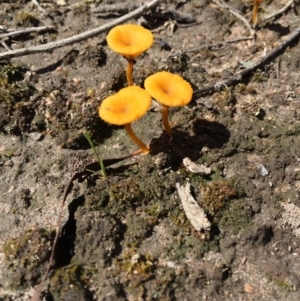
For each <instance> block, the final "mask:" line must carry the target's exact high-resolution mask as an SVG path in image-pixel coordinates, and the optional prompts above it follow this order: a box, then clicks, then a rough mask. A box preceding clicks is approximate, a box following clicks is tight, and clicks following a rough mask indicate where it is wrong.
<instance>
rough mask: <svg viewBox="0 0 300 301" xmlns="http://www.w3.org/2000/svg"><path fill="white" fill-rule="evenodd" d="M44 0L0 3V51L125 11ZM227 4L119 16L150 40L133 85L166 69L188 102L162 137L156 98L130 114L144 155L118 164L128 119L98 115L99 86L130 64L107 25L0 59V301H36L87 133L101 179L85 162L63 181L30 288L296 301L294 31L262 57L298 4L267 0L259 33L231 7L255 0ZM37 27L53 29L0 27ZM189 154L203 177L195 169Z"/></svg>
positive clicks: (117, 295) (116, 84) (298, 226)
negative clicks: (184, 196)
mask: <svg viewBox="0 0 300 301" xmlns="http://www.w3.org/2000/svg"><path fill="white" fill-rule="evenodd" d="M288 2H294V3H293V4H292V5H291V6H290V7H289V8H287V9H286V10H285V11H284V12H283V13H281V14H279V15H277V16H275V17H273V18H270V19H268V20H266V19H267V17H268V16H269V15H271V14H273V13H275V12H278V11H279V10H280V9H281V8H282V7H284V5H286V4H288ZM39 3H40V5H41V6H42V8H43V9H45V11H46V12H47V14H45V13H44V12H43V11H42V10H40V9H39V8H38V6H37V5H36V4H35V3H34V1H26V0H17V1H6V0H4V1H2V3H1V12H0V25H1V27H0V42H2V43H1V44H0V47H1V48H0V49H1V52H0V55H1V54H2V53H4V52H7V51H9V50H8V49H9V48H10V49H18V48H24V47H32V46H37V45H42V44H45V45H46V44H47V43H50V42H53V41H58V40H61V39H64V38H67V37H71V36H75V35H77V34H79V33H82V32H84V31H87V30H89V29H93V28H96V27H98V26H101V25H104V24H106V23H108V22H110V21H112V20H116V19H117V18H119V17H120V16H122V15H124V14H126V13H128V11H129V10H133V9H135V7H133V5H132V4H131V6H130V5H127V7H125V8H123V9H120V7H117V6H116V5H117V4H119V5H120V4H122V3H123V2H121V1H120V2H115V1H109V0H107V1H77V0H65V1H62V0H56V1H44V0H43V1H40V2H39ZM112 4H113V9H114V10H113V11H105V12H102V13H101V12H99V9H98V8H99V7H100V8H107V7H103V5H112ZM138 4H140V5H141V3H138ZM226 4H227V5H229V6H230V7H231V8H232V9H231V10H229V9H227V8H226V7H224V3H223V2H219V1H215V0H214V1H209V0H194V1H188V0H176V1H161V3H160V4H158V6H156V7H154V8H152V9H151V10H148V11H147V12H145V13H144V14H143V16H142V17H139V18H133V19H131V20H130V21H128V22H129V23H140V24H143V25H144V26H145V27H147V28H148V29H150V30H152V32H153V34H154V37H155V41H154V44H153V46H152V47H151V48H150V49H149V50H148V51H147V52H146V53H145V54H143V55H142V56H141V57H139V58H138V59H137V62H136V64H135V67H134V81H135V83H136V85H140V86H143V83H144V80H145V78H146V77H147V76H149V75H151V74H153V73H155V72H157V71H161V70H168V71H170V72H174V73H177V74H180V75H181V76H183V77H184V78H185V79H186V80H187V81H189V82H190V83H191V85H192V86H193V89H194V91H196V92H195V93H194V97H193V100H192V102H191V103H190V104H189V105H188V106H186V107H181V108H174V109H172V110H171V115H170V120H171V124H172V127H173V132H174V135H173V140H172V142H170V141H169V138H168V136H167V135H166V134H165V132H164V131H163V128H162V125H161V114H160V112H159V109H158V108H157V106H155V105H153V106H152V107H151V109H150V110H149V112H148V113H147V115H146V116H145V117H143V118H142V119H140V120H139V121H137V122H136V123H134V124H133V129H134V131H135V132H136V133H137V135H138V136H139V137H140V138H141V139H142V140H143V141H145V142H146V143H147V144H148V145H150V148H151V152H150V154H149V155H137V156H134V157H130V158H127V159H124V160H121V159H122V158H123V157H126V156H128V155H130V154H131V153H132V152H134V151H135V150H136V146H135V145H134V144H133V143H132V142H131V141H130V140H129V138H128V137H127V135H126V132H125V130H124V128H122V127H117V126H111V125H108V124H106V123H104V122H103V121H102V120H101V119H100V118H99V117H98V113H97V108H98V107H99V105H100V103H101V101H102V100H103V99H104V97H105V96H106V95H108V94H110V93H114V92H117V91H118V90H119V89H120V88H123V87H125V86H126V85H127V82H126V77H125V66H126V61H125V60H124V59H123V58H122V57H121V56H120V55H118V54H116V53H113V52H112V51H111V50H110V49H109V48H108V46H107V44H106V40H105V37H106V34H107V31H105V32H103V33H102V34H99V35H98V36H96V37H93V38H90V39H85V40H83V41H81V42H80V43H73V44H72V45H67V46H64V47H61V48H57V49H55V50H53V51H50V52H49V51H48V52H45V51H44V52H38V53H35V54H30V55H27V56H20V57H15V58H10V59H3V60H1V61H0V192H1V197H0V237H1V239H0V300H5V301H6V300H31V298H32V296H33V294H34V291H35V289H36V288H37V286H38V285H39V284H40V283H41V282H42V277H43V275H45V273H46V269H47V266H48V265H49V260H50V255H51V250H52V246H53V241H54V237H55V231H56V228H57V219H58V215H59V212H60V209H61V203H62V199H63V197H64V195H65V196H66V194H64V191H65V189H66V185H67V184H68V183H69V181H70V180H71V178H72V177H73V176H74V175H76V174H78V172H82V171H83V170H84V168H85V167H86V166H87V164H88V162H91V161H93V160H95V157H94V154H93V151H92V149H91V147H90V145H89V143H88V142H87V140H86V138H85V137H84V136H83V133H84V132H88V133H89V134H90V136H91V138H92V140H93V142H94V144H95V146H96V149H97V151H98V153H99V154H101V156H102V157H103V158H104V159H105V160H104V163H105V165H106V166H107V173H108V176H107V177H106V178H104V177H102V176H101V173H99V172H96V173H92V174H91V175H89V176H88V177H85V178H84V179H76V180H75V181H74V182H73V186H72V187H71V186H70V187H69V188H70V189H69V191H68V192H69V193H68V194H67V199H66V204H65V206H64V209H63V211H62V220H61V223H62V230H61V235H60V236H59V238H58V241H57V245H56V248H55V253H54V260H53V266H52V268H51V270H50V274H49V277H48V279H47V280H46V281H45V285H44V289H43V292H42V294H41V295H40V299H43V300H49V301H50V300H54V301H57V300H64V301H67V300H266V301H272V300H295V301H296V300H299V299H300V293H299V289H300V275H299V270H300V239H299V238H300V218H299V216H300V200H299V193H300V153H299V149H300V139H299V134H300V118H299V117H300V84H299V68H300V51H299V34H298V36H297V37H296V38H295V39H293V40H291V42H289V43H288V44H287V45H286V47H283V48H282V49H279V51H277V52H275V53H274V55H273V56H271V57H270V58H269V59H268V60H266V61H264V60H263V58H264V56H265V55H266V54H267V53H269V51H272V49H276V47H279V46H280V45H281V44H282V43H283V42H284V41H286V40H287V39H289V37H290V34H292V33H293V32H295V31H297V29H298V31H299V27H300V19H299V15H298V13H299V9H300V8H299V1H296V0H295V1H280V0H266V1H263V2H262V3H261V7H260V8H259V11H258V12H259V14H258V23H257V25H256V28H255V30H252V29H251V30H250V29H249V27H248V26H247V24H246V23H245V22H244V21H242V20H241V19H240V18H239V17H237V15H235V14H234V13H235V12H238V15H239V16H243V17H244V18H245V20H246V21H247V20H248V21H249V23H250V24H251V21H250V20H251V16H252V9H253V1H250V0H249V1H244V0H242V1H240V0H230V1H226ZM222 5H223V7H222ZM137 7H139V5H137ZM110 8H111V6H110ZM117 8H118V9H117ZM116 9H117V10H116ZM97 11H98V12H97ZM40 26H48V27H47V28H46V29H44V31H41V32H29V33H23V34H16V35H11V36H6V37H5V36H3V34H6V33H8V32H12V31H13V30H17V29H24V28H32V27H40ZM241 38H245V39H244V40H237V39H241ZM6 48H7V49H6ZM0 59H1V56H0ZM259 62H261V64H258V65H257V67H255V68H253V70H250V69H251V66H254V65H255V64H257V63H259ZM247 68H250V69H249V70H250V71H249V73H248V74H246V75H245V76H243V77H241V78H238V79H237V80H235V81H232V84H230V81H228V80H230V79H232V78H235V75H236V74H237V73H239V72H241V71H242V70H248V69H247ZM222 82H223V84H220V83H222ZM224 83H225V84H224ZM226 83H229V84H226ZM216 84H217V85H216ZM206 87H212V88H211V89H209V88H207V89H206ZM186 157H187V158H189V159H190V160H191V161H192V162H195V163H197V164H204V165H205V166H206V167H209V168H210V172H209V173H208V174H207V175H199V174H195V173H193V172H191V171H190V170H189V169H187V168H186V166H185V165H184V164H183V159H184V158H186ZM118 158H120V160H115V161H112V160H108V159H118ZM116 162H117V164H112V163H116ZM89 166H90V165H89ZM176 183H179V184H180V185H182V186H185V185H187V183H190V185H191V193H192V196H193V197H194V199H195V200H196V201H197V203H198V204H199V206H201V207H202V208H203V209H204V211H205V213H206V216H207V218H208V220H209V222H210V223H211V227H210V229H209V230H207V229H206V230H201V231H197V230H196V229H195V228H194V227H193V226H192V224H191V222H190V221H189V219H188V218H187V217H186V213H185V211H184V210H183V207H182V204H181V200H180V198H179V194H178V191H177V189H176ZM71 188H72V189H71Z"/></svg>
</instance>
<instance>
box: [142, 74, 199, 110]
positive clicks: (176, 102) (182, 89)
mask: <svg viewBox="0 0 300 301" xmlns="http://www.w3.org/2000/svg"><path fill="white" fill-rule="evenodd" d="M145 89H146V91H147V92H148V93H149V94H150V95H151V96H152V97H153V98H154V99H156V100H157V101H158V102H160V103H162V104H164V105H166V106H170V107H176V106H184V105H186V104H188V103H189V102H190V101H191V99H192V96H193V89H192V87H191V85H190V84H189V83H188V82H187V81H186V80H184V79H183V78H182V77H181V76H179V75H177V74H173V73H170V72H166V71H162V72H157V73H155V74H152V75H150V76H149V77H147V78H146V79H145Z"/></svg>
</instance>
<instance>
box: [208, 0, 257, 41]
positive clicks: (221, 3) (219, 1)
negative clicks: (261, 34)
mask: <svg viewBox="0 0 300 301" xmlns="http://www.w3.org/2000/svg"><path fill="white" fill-rule="evenodd" d="M212 2H214V3H215V4H217V5H218V6H220V7H222V8H226V9H228V10H229V12H230V13H232V14H233V15H234V16H236V17H237V18H239V19H240V20H241V21H242V22H243V23H244V24H245V25H246V27H247V28H248V29H249V31H250V36H254V34H255V31H254V30H253V29H252V27H251V25H250V23H249V22H248V20H247V19H246V18H245V17H244V16H242V15H241V14H240V12H239V11H238V10H236V9H234V8H232V7H231V6H229V5H228V4H226V3H225V2H224V1H223V0H212Z"/></svg>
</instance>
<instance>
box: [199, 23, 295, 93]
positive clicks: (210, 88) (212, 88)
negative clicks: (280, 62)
mask: <svg viewBox="0 0 300 301" xmlns="http://www.w3.org/2000/svg"><path fill="white" fill-rule="evenodd" d="M299 36H300V27H298V28H296V29H295V30H294V31H293V32H292V33H291V34H290V35H289V36H288V37H287V39H286V40H285V41H283V42H282V43H281V44H280V45H279V46H277V47H276V48H274V49H272V50H271V51H269V52H268V53H267V54H266V55H265V56H264V57H263V58H262V59H261V60H260V61H259V62H257V63H256V64H254V65H252V66H251V67H249V68H246V69H244V70H242V71H241V72H239V73H237V74H235V75H234V76H232V77H230V78H229V79H227V80H225V81H223V82H217V83H215V84H213V85H210V86H207V87H204V88H202V89H198V90H195V91H194V94H193V99H196V98H198V97H200V96H201V95H203V94H208V93H213V92H217V91H219V90H220V88H221V87H222V86H232V85H234V84H236V83H238V82H240V81H241V80H242V79H243V77H244V76H246V75H248V74H250V73H251V72H252V71H254V70H256V69H258V68H259V67H261V66H262V65H264V64H266V63H267V62H268V61H269V60H270V59H271V58H272V57H277V56H278V55H279V53H280V52H281V51H282V50H284V49H285V48H286V47H287V46H288V45H289V44H290V43H291V42H293V41H294V40H295V39H297V38H299Z"/></svg>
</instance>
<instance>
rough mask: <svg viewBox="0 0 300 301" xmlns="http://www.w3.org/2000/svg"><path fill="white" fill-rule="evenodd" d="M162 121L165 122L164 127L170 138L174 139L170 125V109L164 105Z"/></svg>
mask: <svg viewBox="0 0 300 301" xmlns="http://www.w3.org/2000/svg"><path fill="white" fill-rule="evenodd" d="M162 107H163V108H162V121H163V126H164V128H165V131H166V132H167V134H168V135H169V136H171V137H172V129H171V127H170V124H169V119H168V118H169V107H168V106H166V105H162Z"/></svg>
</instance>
